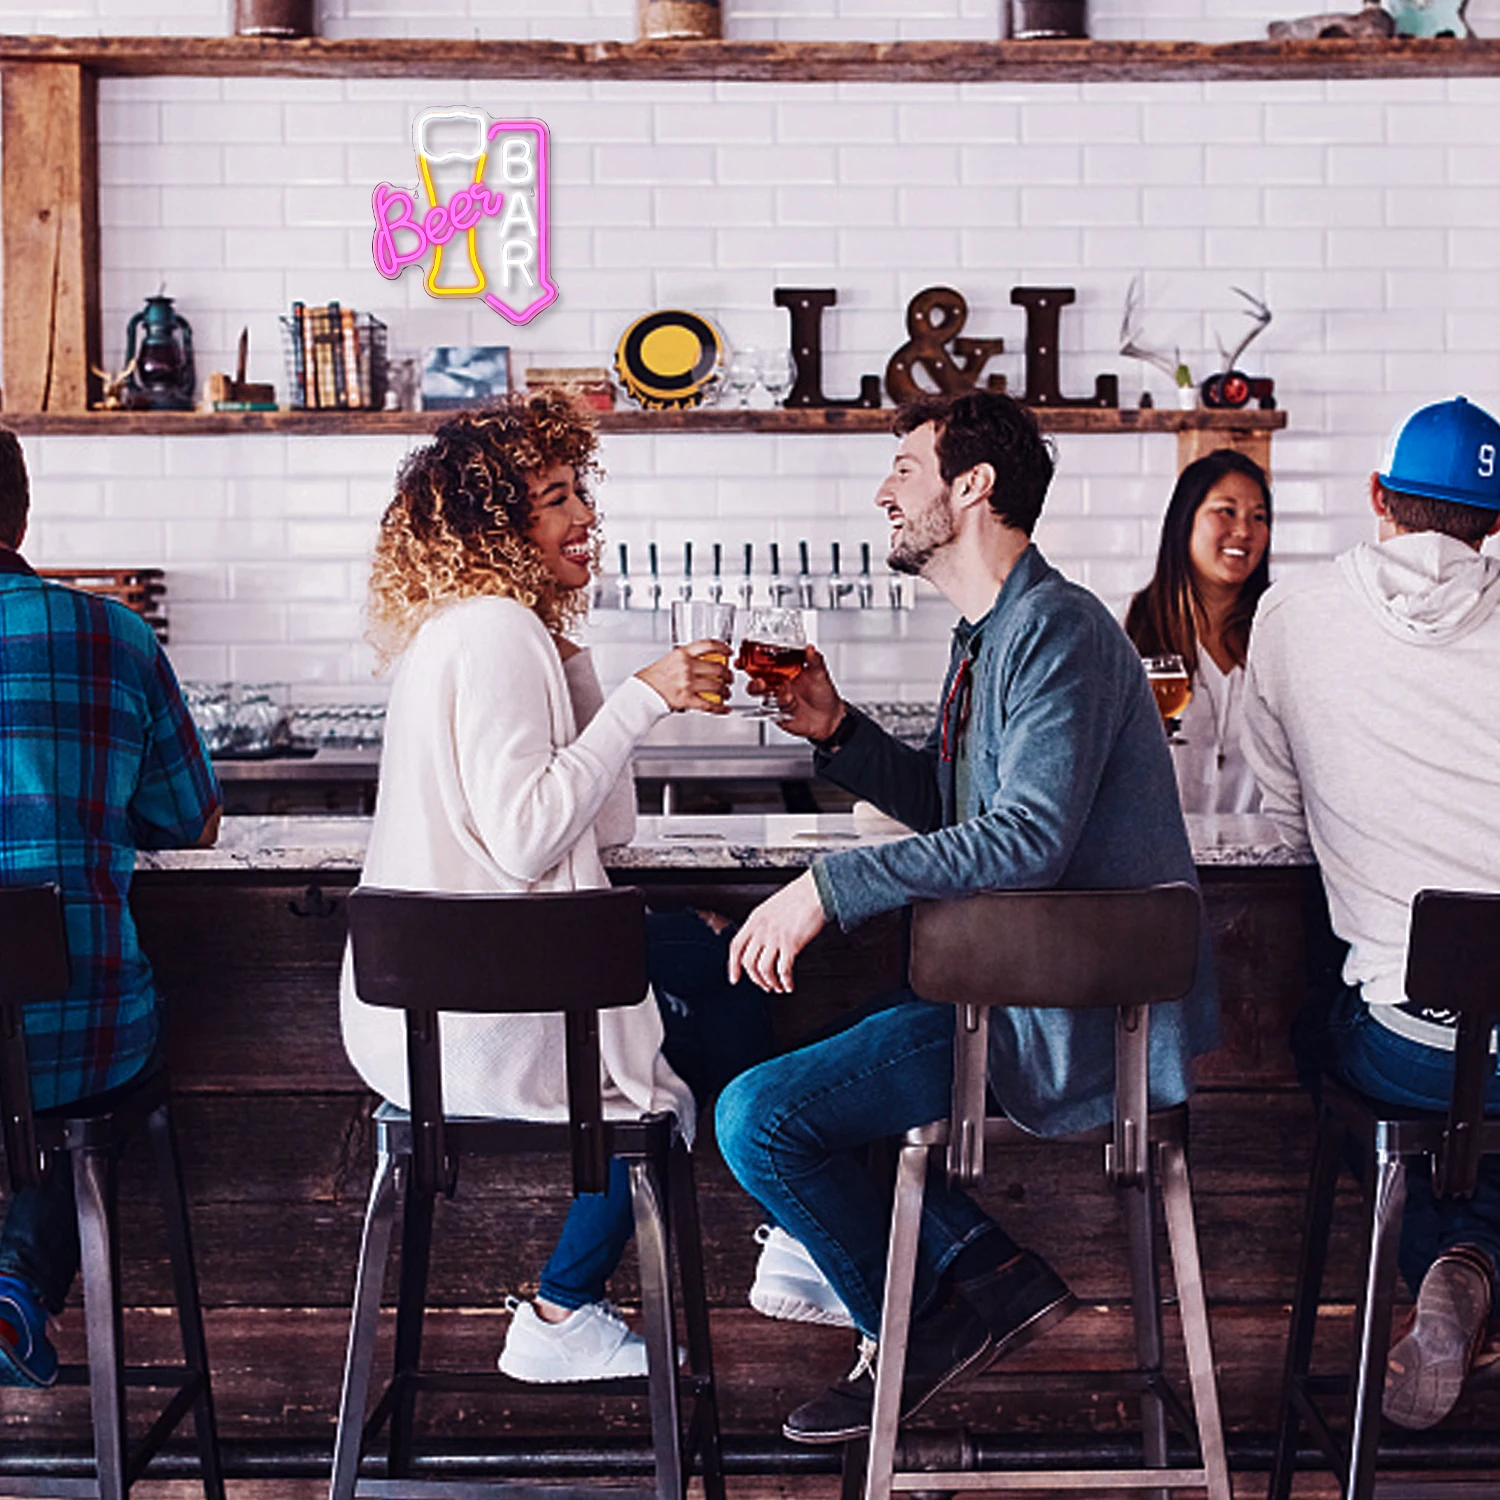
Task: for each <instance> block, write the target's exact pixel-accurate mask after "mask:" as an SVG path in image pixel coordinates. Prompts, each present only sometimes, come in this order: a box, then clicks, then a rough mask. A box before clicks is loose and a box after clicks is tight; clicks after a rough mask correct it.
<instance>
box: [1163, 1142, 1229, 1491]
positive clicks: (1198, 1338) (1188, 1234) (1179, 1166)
mask: <svg viewBox="0 0 1500 1500" xmlns="http://www.w3.org/2000/svg"><path fill="white" fill-rule="evenodd" d="M1161 1198H1162V1210H1163V1214H1164V1216H1165V1218H1166V1221H1167V1243H1168V1244H1169V1245H1170V1246H1171V1250H1172V1279H1173V1280H1174V1281H1175V1282H1176V1284H1177V1307H1178V1311H1179V1313H1180V1314H1181V1317H1182V1341H1183V1344H1184V1346H1185V1347H1186V1350H1187V1367H1188V1385H1189V1387H1190V1389H1191V1391H1192V1396H1193V1416H1194V1418H1195V1419H1196V1425H1197V1428H1198V1448H1199V1451H1200V1452H1201V1453H1202V1455H1203V1471H1204V1477H1205V1478H1206V1479H1207V1481H1208V1485H1207V1489H1208V1500H1230V1496H1229V1460H1228V1457H1227V1456H1226V1454H1225V1452H1224V1422H1223V1418H1222V1416H1221V1414H1220V1412H1219V1383H1218V1380H1217V1378H1216V1377H1215V1375H1214V1349H1213V1340H1212V1338H1211V1337H1210V1333H1209V1326H1208V1297H1207V1294H1206V1291H1205V1288H1204V1284H1203V1264H1202V1262H1201V1261H1200V1260H1199V1258H1198V1228H1197V1221H1196V1219H1195V1218H1194V1215H1193V1189H1192V1184H1191V1182H1190V1181H1189V1178H1188V1169H1187V1157H1186V1155H1185V1153H1184V1152H1183V1149H1182V1147H1181V1146H1180V1145H1179V1144H1177V1143H1176V1142H1175V1141H1174V1142H1170V1143H1167V1144H1164V1145H1163V1146H1162V1148H1161Z"/></svg>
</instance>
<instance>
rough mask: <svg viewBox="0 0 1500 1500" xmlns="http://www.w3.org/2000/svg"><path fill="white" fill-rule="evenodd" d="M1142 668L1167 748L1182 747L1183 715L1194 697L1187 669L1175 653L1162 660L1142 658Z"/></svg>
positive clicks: (1150, 657)
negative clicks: (1144, 671) (1164, 733)
mask: <svg viewBox="0 0 1500 1500" xmlns="http://www.w3.org/2000/svg"><path fill="white" fill-rule="evenodd" d="M1141 665H1142V666H1144V667H1145V669H1146V677H1147V679H1148V680H1149V682H1150V683H1151V691H1152V692H1153V693H1154V694H1155V695H1156V707H1157V711H1158V712H1159V713H1160V714H1161V721H1162V725H1163V726H1164V727H1165V729H1166V731H1167V743H1168V744H1169V745H1185V744H1186V743H1187V741H1186V740H1184V739H1183V737H1182V711H1183V709H1185V708H1186V707H1187V706H1188V700H1189V699H1190V698H1191V697H1192V696H1193V686H1192V682H1191V681H1190V679H1189V678H1188V670H1187V666H1186V665H1185V664H1184V662H1183V660H1182V658H1181V657H1180V656H1178V655H1177V654H1176V653H1175V652H1166V653H1164V654H1163V655H1161V656H1143V657H1142V658H1141Z"/></svg>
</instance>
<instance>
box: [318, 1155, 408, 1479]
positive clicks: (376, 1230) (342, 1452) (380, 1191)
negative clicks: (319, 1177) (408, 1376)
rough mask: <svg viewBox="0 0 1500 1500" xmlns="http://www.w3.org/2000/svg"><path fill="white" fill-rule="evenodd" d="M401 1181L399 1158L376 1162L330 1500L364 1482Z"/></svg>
mask: <svg viewBox="0 0 1500 1500" xmlns="http://www.w3.org/2000/svg"><path fill="white" fill-rule="evenodd" d="M396 1176H397V1174H396V1157H395V1156H394V1155H392V1154H391V1153H390V1152H388V1151H382V1152H381V1153H380V1154H379V1156H377V1157H376V1159H375V1177H374V1180H373V1181H372V1182H371V1184H370V1201H369V1205H368V1206H367V1207H366V1209H365V1227H364V1232H363V1234H362V1236H361V1238H360V1246H359V1270H358V1272H357V1273H356V1275H355V1280H354V1305H353V1307H352V1309H351V1310H350V1315H349V1349H348V1353H347V1354H346V1356H345V1358H344V1389H343V1394H342V1395H341V1396H340V1398H339V1425H338V1429H337V1432H336V1433H335V1436H334V1440H333V1477H332V1481H331V1483H330V1484H329V1487H328V1495H329V1500H353V1495H354V1487H355V1485H356V1484H357V1483H358V1481H359V1460H360V1453H361V1449H362V1448H363V1442H364V1425H365V1404H366V1402H367V1401H368V1399H369V1395H370V1372H371V1368H372V1366H373V1365H374V1362H375V1335H376V1332H377V1330H378V1328H379V1326H380V1292H381V1288H382V1286H383V1285H384V1282H385V1268H386V1264H387V1262H388V1261H389V1260H390V1254H391V1232H392V1229H393V1228H394V1226H395V1218H396V1196H397V1194H396Z"/></svg>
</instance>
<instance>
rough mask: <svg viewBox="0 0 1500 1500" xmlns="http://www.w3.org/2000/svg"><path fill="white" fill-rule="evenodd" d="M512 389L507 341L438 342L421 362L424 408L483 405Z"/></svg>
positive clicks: (427, 409)
mask: <svg viewBox="0 0 1500 1500" xmlns="http://www.w3.org/2000/svg"><path fill="white" fill-rule="evenodd" d="M509 391H510V348H509V346H508V345H505V344H469V345H465V344H439V345H437V346H436V347H435V348H432V349H429V350H428V351H427V354H426V356H425V357H424V359H423V361H422V410H423V411H449V410H454V409H456V408H458V407H462V406H483V405H484V404H485V403H486V402H488V401H495V400H498V399H499V398H500V397H502V396H505V395H507V394H508V393H509Z"/></svg>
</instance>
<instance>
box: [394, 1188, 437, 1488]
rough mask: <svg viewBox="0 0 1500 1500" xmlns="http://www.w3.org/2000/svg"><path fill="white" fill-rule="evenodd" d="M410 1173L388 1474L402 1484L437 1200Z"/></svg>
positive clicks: (409, 1452)
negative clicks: (434, 1209) (418, 1187)
mask: <svg viewBox="0 0 1500 1500" xmlns="http://www.w3.org/2000/svg"><path fill="white" fill-rule="evenodd" d="M414 1175H415V1174H412V1173H408V1174H407V1176H408V1181H407V1183H406V1213H405V1214H404V1215H403V1217H402V1222H401V1279H400V1283H399V1285H398V1289H397V1292H396V1359H395V1373H394V1376H393V1377H392V1378H393V1382H394V1385H395V1399H394V1402H393V1404H392V1406H391V1444H390V1466H389V1473H390V1477H391V1478H392V1479H400V1478H404V1477H405V1476H406V1474H407V1472H408V1469H409V1468H410V1465H411V1455H412V1430H413V1425H414V1422H415V1417H416V1406H417V1390H416V1383H415V1381H414V1380H413V1379H412V1377H413V1376H415V1375H416V1373H417V1371H418V1370H419V1369H420V1368H421V1366H422V1325H423V1321H424V1319H425V1318H426V1315H427V1273H428V1268H429V1267H430V1266H431V1264H432V1210H433V1206H434V1204H435V1202H436V1194H435V1193H432V1192H425V1193H424V1192H419V1191H418V1189H417V1185H416V1183H415V1181H413V1180H410V1179H411V1178H412V1177H413V1176H414Z"/></svg>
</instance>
